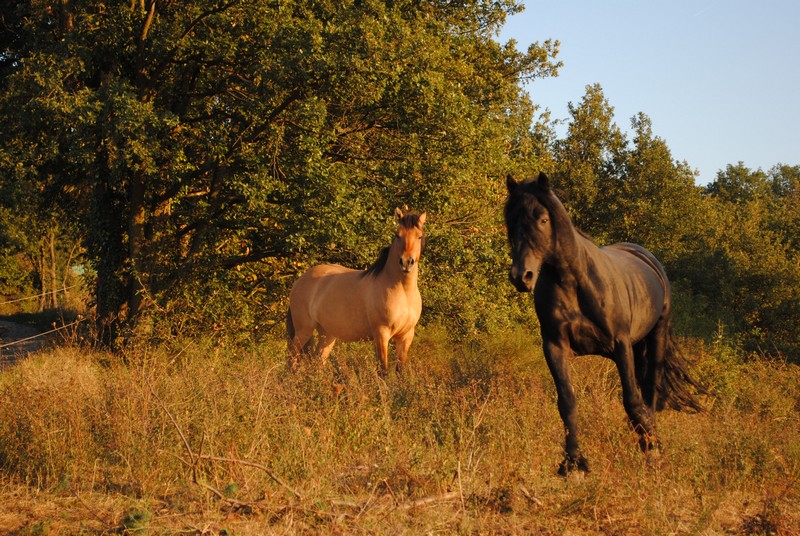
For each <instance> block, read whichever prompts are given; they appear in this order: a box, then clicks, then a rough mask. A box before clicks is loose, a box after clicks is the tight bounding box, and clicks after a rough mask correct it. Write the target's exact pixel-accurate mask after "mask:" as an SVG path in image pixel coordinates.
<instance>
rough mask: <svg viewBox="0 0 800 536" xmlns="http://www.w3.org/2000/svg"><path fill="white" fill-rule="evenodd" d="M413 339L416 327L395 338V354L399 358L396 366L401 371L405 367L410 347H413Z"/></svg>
mask: <svg viewBox="0 0 800 536" xmlns="http://www.w3.org/2000/svg"><path fill="white" fill-rule="evenodd" d="M413 340H414V328H411V330H410V331H407V332H406V333H404V334H402V335H397V336H396V337H395V338H394V354H395V359H396V360H397V363H395V367H396V370H397V372H401V371H402V369H403V367H405V364H406V359H407V358H408V349H409V348H411V341H413Z"/></svg>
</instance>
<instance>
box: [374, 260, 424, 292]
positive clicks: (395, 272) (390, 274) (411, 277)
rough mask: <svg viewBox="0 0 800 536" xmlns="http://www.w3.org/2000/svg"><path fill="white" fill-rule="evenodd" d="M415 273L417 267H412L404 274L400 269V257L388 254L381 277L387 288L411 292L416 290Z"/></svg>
mask: <svg viewBox="0 0 800 536" xmlns="http://www.w3.org/2000/svg"><path fill="white" fill-rule="evenodd" d="M417 272H418V270H417V266H414V267H413V268H412V269H411V271H410V272H404V271H403V269H402V268H401V267H400V257H399V256H398V255H392V254H390V255H389V259H388V260H387V261H386V268H385V269H384V271H383V273H382V274H381V277H382V279H383V281H384V284H385V285H386V287H387V288H392V287H397V288H402V289H403V290H405V291H406V292H411V291H413V290H414V289H416V288H417Z"/></svg>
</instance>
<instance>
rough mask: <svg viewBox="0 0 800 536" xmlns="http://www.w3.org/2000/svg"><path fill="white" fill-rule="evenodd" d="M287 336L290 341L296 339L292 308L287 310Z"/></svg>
mask: <svg viewBox="0 0 800 536" xmlns="http://www.w3.org/2000/svg"><path fill="white" fill-rule="evenodd" d="M286 338H287V339H288V340H289V341H292V340H293V339H294V321H292V308H291V307H289V309H288V310H287V311H286Z"/></svg>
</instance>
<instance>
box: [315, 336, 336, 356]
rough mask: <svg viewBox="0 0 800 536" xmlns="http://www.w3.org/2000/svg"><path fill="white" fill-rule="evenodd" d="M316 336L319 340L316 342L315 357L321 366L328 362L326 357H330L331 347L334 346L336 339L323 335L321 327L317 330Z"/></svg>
mask: <svg viewBox="0 0 800 536" xmlns="http://www.w3.org/2000/svg"><path fill="white" fill-rule="evenodd" d="M317 335H318V336H319V340H318V341H317V356H318V357H319V360H320V364H323V363H325V362H326V361H327V360H328V356H329V355H331V350H333V345H334V344H336V337H333V336H331V335H328V334H327V333H325V332H324V331H323V330H322V327H318V328H317Z"/></svg>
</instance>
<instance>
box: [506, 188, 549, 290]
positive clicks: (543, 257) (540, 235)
mask: <svg viewBox="0 0 800 536" xmlns="http://www.w3.org/2000/svg"><path fill="white" fill-rule="evenodd" d="M506 186H507V187H508V200H507V201H506V206H505V219H506V229H507V231H508V243H509V245H510V246H511V261H512V264H511V272H510V273H509V279H510V280H511V283H512V284H513V285H514V286H515V287H516V289H517V290H518V291H520V292H531V291H532V290H533V287H534V286H535V285H536V279H537V277H538V275H539V269H540V268H541V267H542V264H544V263H546V262H547V261H548V260H549V258H550V257H551V256H552V255H553V251H554V249H555V233H554V231H553V221H552V215H551V212H550V209H549V208H548V206H551V205H550V204H549V203H548V202H547V201H548V200H549V199H550V198H551V197H552V194H551V192H550V186H549V184H548V179H547V177H546V176H545V174H544V173H540V174H539V177H538V179H528V180H525V181H522V182H517V181H515V180H514V179H513V178H512V177H511V176H510V175H509V176H508V178H507V179H506Z"/></svg>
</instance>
